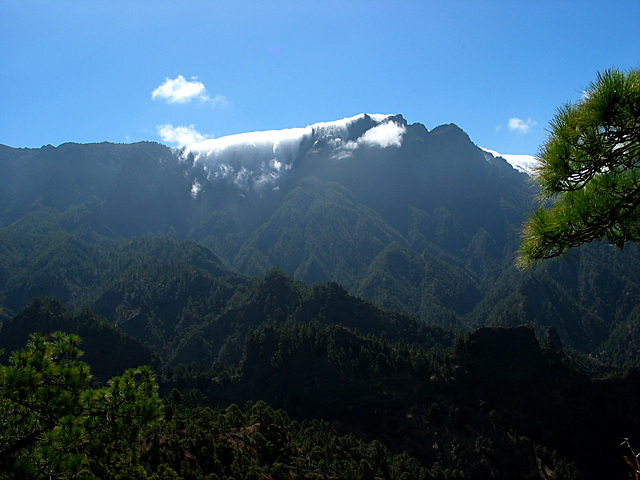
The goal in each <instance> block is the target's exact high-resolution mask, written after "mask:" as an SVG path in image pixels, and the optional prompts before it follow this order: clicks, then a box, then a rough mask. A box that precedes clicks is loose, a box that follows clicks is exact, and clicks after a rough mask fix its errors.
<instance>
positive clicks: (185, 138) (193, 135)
mask: <svg viewBox="0 0 640 480" xmlns="http://www.w3.org/2000/svg"><path fill="white" fill-rule="evenodd" d="M158 135H160V138H162V141H163V142H167V143H176V144H177V145H178V146H179V147H182V146H184V145H190V144H192V143H197V142H202V141H203V140H206V139H207V137H205V136H204V135H202V134H201V133H200V132H198V131H197V130H196V129H195V127H194V126H193V125H188V126H183V125H181V126H177V127H174V126H173V125H171V124H170V123H167V124H165V125H158Z"/></svg>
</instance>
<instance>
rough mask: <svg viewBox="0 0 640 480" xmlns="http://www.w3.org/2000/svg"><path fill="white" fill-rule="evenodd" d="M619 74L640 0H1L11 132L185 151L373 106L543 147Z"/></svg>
mask: <svg viewBox="0 0 640 480" xmlns="http://www.w3.org/2000/svg"><path fill="white" fill-rule="evenodd" d="M611 67H615V68H620V69H623V70H627V69H629V68H637V67H640V0H606V1H605V0H599V1H590V0H581V1H563V0H553V1H544V0H542V1H541V0H537V1H534V0H532V1H519V0H504V1H500V0H494V1H470V0H469V1H455V0H447V1H445V0H440V1H431V0H423V1H403V0H388V1H378V0H362V1H360V0H343V1H331V0H292V1H282V0H280V1H278V0H267V1H243V0H235V1H213V0H212V1H191V0H175V1H158V0H152V1H151V0H148V1H147V0H145V1H136V0H128V1H118V0H110V1H93V0H77V1H65V0H51V1H45V0H42V1H29V0H0V143H2V144H5V145H9V146H13V147H40V146H42V145H45V144H53V145H59V144H61V143H64V142H80V143H87V142H102V141H110V142H134V141H140V140H151V141H159V142H161V143H165V144H167V145H172V146H173V145H176V142H173V141H171V140H174V139H175V140H177V139H179V138H182V139H185V138H187V139H188V138H189V137H193V138H209V137H219V136H222V135H229V134H234V133H241V132H248V131H256V130H271V129H282V128H288V127H304V126H306V125H309V124H312V123H317V122H326V121H332V120H337V119H341V118H344V117H349V116H353V115H356V114H358V113H363V112H366V113H383V114H391V113H394V114H395V113H400V114H402V115H404V117H405V118H406V119H407V121H408V122H409V123H416V122H417V123H422V124H424V125H425V126H426V127H427V128H429V129H432V128H435V127H436V126H438V125H440V124H443V123H456V124H457V125H459V126H460V127H461V128H463V129H464V130H465V131H466V132H467V133H468V134H469V135H470V137H471V139H472V140H473V141H474V142H475V143H476V144H478V145H480V146H483V147H486V148H490V149H493V150H497V151H499V152H501V153H520V154H535V153H536V152H537V149H538V146H539V145H540V144H541V142H543V140H544V138H545V135H546V128H547V126H548V123H549V120H550V119H551V118H552V116H553V114H554V112H555V109H556V108H557V107H558V106H559V105H560V104H561V103H563V102H565V101H568V100H578V99H579V98H580V94H581V92H582V90H583V89H584V88H585V87H586V86H587V85H588V84H589V82H591V81H592V80H593V79H594V78H595V74H596V72H597V71H599V70H604V69H607V68H611ZM154 92H155V95H154ZM179 133H181V134H182V137H180V136H179V135H178V134H179Z"/></svg>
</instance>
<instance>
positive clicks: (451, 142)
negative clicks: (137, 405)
mask: <svg viewBox="0 0 640 480" xmlns="http://www.w3.org/2000/svg"><path fill="white" fill-rule="evenodd" d="M504 157H507V158H504ZM508 159H509V157H508V156H500V155H499V154H497V153H495V152H491V151H487V150H485V149H481V148H479V147H478V146H476V145H475V144H474V143H473V142H472V141H471V139H470V138H469V137H468V135H467V134H466V133H465V132H464V131H462V130H461V129H460V128H459V127H457V126H456V125H453V124H449V125H441V126H438V127H436V128H434V129H432V130H428V129H427V128H426V127H425V126H424V125H421V124H419V123H414V124H408V123H407V122H406V120H405V119H404V118H403V117H402V116H401V115H367V114H362V115H357V116H354V117H349V118H345V119H342V120H339V121H335V122H328V123H319V124H314V125H310V126H308V127H305V128H292V129H287V130H279V131H266V132H255V133H244V134H238V135H233V136H229V137H222V138H218V139H210V140H205V141H203V142H199V143H195V144H191V145H187V146H184V147H182V148H178V149H170V148H168V147H165V146H163V145H159V144H153V143H137V144H129V145H127V144H123V145H114V144H108V143H103V144H88V145H79V144H63V145H60V146H59V147H51V146H47V147H43V148H41V149H14V148H9V147H2V148H0V179H1V180H0V182H2V184H1V185H0V186H1V187H2V188H1V190H0V207H1V210H0V211H1V213H0V222H2V225H3V227H4V228H3V232H4V233H3V235H4V238H5V242H4V244H3V245H4V248H5V249H8V250H5V251H7V252H8V253H7V255H6V256H5V260H4V261H3V266H2V272H3V275H2V277H0V278H1V279H2V281H1V282H0V292H1V293H2V297H1V298H0V301H1V302H2V303H3V304H4V305H5V306H6V307H7V308H8V311H15V310H16V309H18V308H19V307H20V306H21V305H23V304H24V303H25V302H26V301H28V299H29V298H30V296H31V295H36V294H46V293H52V291H51V288H53V287H52V286H51V285H54V284H55V283H56V282H48V283H47V281H45V278H46V276H45V277H43V281H42V283H39V284H38V285H37V286H36V285H34V281H33V279H32V280H29V281H28V285H30V286H27V284H23V283H21V282H27V278H28V277H29V275H32V274H31V273H28V268H27V267H26V266H25V264H24V262H23V261H22V260H20V258H24V256H26V257H27V258H28V257H29V256H30V255H32V253H29V252H24V253H21V254H20V255H17V253H16V252H15V248H16V246H15V244H13V245H10V244H11V242H12V241H13V242H15V241H16V239H17V238H20V235H22V234H24V233H25V231H29V232H34V231H38V230H41V229H43V228H62V229H63V230H65V231H67V232H68V233H69V234H71V235H73V236H74V238H76V239H78V240H77V241H81V242H85V243H82V245H85V247H86V248H94V247H91V245H92V243H91V242H93V241H94V240H95V239H96V238H111V239H117V238H120V237H125V238H130V237H132V236H138V235H149V234H152V235H169V236H172V237H175V238H179V239H189V240H192V241H196V242H198V243H200V244H202V245H203V246H206V247H207V248H209V249H211V250H212V252H214V253H215V255H216V256H217V257H219V258H220V261H221V262H222V263H223V264H224V265H226V266H227V267H228V268H231V269H234V270H235V271H237V272H239V273H241V274H248V275H262V274H264V272H265V271H267V270H268V269H269V268H271V267H278V268H281V269H282V270H283V271H284V272H285V273H286V274H289V275H293V276H295V277H296V278H298V279H300V280H302V281H304V282H306V283H308V284H313V283H316V282H319V283H326V282H329V281H331V282H337V283H339V284H341V285H342V286H343V287H344V288H346V289H347V290H348V291H350V292H352V293H355V294H357V295H360V296H362V297H364V298H367V299H369V300H371V301H373V302H375V303H377V304H378V305H380V306H383V307H387V308H393V309H398V310H400V311H403V312H407V313H411V314H414V315H417V316H419V317H421V318H423V319H425V320H427V321H428V322H430V323H437V324H443V325H456V326H459V327H467V326H472V325H480V324H492V323H497V324H501V325H509V324H520V323H530V324H532V325H534V326H536V329H537V333H538V334H539V335H541V336H544V334H545V332H546V329H548V328H549V327H551V326H556V328H557V330H558V331H559V332H560V336H561V338H562V340H563V341H564V342H566V343H567V344H568V345H571V346H573V347H575V348H578V349H580V350H583V351H586V352H588V351H592V349H593V348H595V347H597V346H598V345H600V344H601V343H602V342H603V341H604V339H606V338H607V337H608V332H609V331H613V330H612V329H615V326H616V325H618V324H620V325H622V324H624V323H625V322H627V321H631V320H630V317H629V315H631V314H632V311H633V305H631V304H629V303H628V302H627V301H626V300H625V298H629V297H628V295H629V293H625V295H622V293H621V292H622V291H623V290H625V289H626V291H628V292H636V291H637V289H638V285H639V284H640V282H639V279H638V273H637V272H636V271H633V270H631V271H627V270H628V267H627V264H630V263H629V262H630V258H632V254H631V253H629V252H627V251H625V252H617V253H616V252H612V253H611V254H610V253H607V258H608V260H607V261H605V260H604V258H602V257H603V256H602V255H601V254H600V253H598V252H600V251H601V250H602V249H604V248H605V247H603V246H598V245H595V246H592V247H589V248H586V249H582V250H580V251H579V252H578V253H577V256H576V257H575V258H574V259H573V260H570V261H569V262H568V263H567V262H552V263H550V264H546V265H544V266H541V267H539V268H538V269H534V271H532V272H528V273H525V274H522V273H518V272H515V270H514V269H513V267H512V262H513V252H514V251H515V249H516V247H517V244H518V236H519V233H518V231H519V228H520V225H521V224H522V222H523V220H524V218H525V215H526V214H527V213H528V212H529V211H530V210H531V208H532V205H533V202H534V193H535V192H534V190H533V186H532V185H531V183H530V182H529V181H528V179H529V177H528V175H526V174H525V173H523V172H522V171H520V170H523V169H524V170H526V168H523V167H522V164H517V165H515V167H516V168H513V166H512V165H511V164H510V163H508V161H507V160H508ZM44 219H46V221H45V220H44ZM25 229H26V230H25ZM39 238H42V237H39ZM86 242H89V243H86ZM52 248H53V247H52ZM627 250H633V247H631V248H629V249H627ZM582 252H584V253H582ZM585 255H586V256H585ZM584 262H588V263H587V264H585V263H584ZM585 265H588V267H586V266H585ZM25 269H26V270H25ZM612 269H621V270H620V272H619V273H617V274H616V278H618V280H616V282H617V283H618V284H619V285H618V288H614V287H613V286H612V285H614V284H613V283H609V284H607V282H600V281H596V282H593V281H592V278H593V275H600V276H606V275H611V273H605V272H611V271H612ZM594 272H599V273H594ZM621 272H624V274H623V273H621ZM50 274H54V273H53V272H50ZM65 275H68V273H65ZM58 278H59V275H58ZM603 278H605V277H603ZM20 279H23V280H20ZM620 279H624V280H620ZM620 282H622V284H620ZM36 283H37V282H36ZM72 283H73V284H74V285H76V287H77V288H79V289H80V290H74V293H73V295H72V297H69V295H71V293H67V294H63V295H62V297H63V298H61V299H62V300H63V301H69V300H71V298H75V299H76V300H75V301H77V302H78V305H90V302H88V300H87V299H86V298H84V297H83V295H84V294H83V293H82V291H85V290H90V287H88V286H86V285H82V282H79V281H78V280H74V281H73V282H72ZM65 288H66V287H65ZM61 291H68V288H67V290H64V289H63V290H61ZM19 292H20V293H19ZM497 292H501V293H499V294H498V293H497ZM93 295H94V298H95V296H96V295H98V296H99V295H100V293H99V292H98V291H94V294H93ZM558 295H560V296H562V297H563V302H562V304H563V305H564V307H563V308H564V311H563V312H562V314H560V313H558V312H557V307H551V305H556V303H557V300H558ZM603 296H604V297H606V298H603ZM529 304H531V306H528V305H529ZM545 305H549V307H548V308H547V307H545ZM506 312H511V313H510V314H508V315H507V314H506ZM612 315H613V317H612Z"/></svg>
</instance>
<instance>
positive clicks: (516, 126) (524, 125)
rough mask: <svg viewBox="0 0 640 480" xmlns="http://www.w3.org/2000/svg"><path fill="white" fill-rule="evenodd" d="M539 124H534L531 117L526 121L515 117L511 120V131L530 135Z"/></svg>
mask: <svg viewBox="0 0 640 480" xmlns="http://www.w3.org/2000/svg"><path fill="white" fill-rule="evenodd" d="M537 124H538V123H537V122H534V121H533V120H532V119H531V117H529V118H527V120H526V121H525V120H522V119H521V118H517V117H513V118H510V119H509V130H511V131H512V132H514V131H515V132H518V133H529V132H530V131H531V129H532V128H533V127H535V126H536V125H537Z"/></svg>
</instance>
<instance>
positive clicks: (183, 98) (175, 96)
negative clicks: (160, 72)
mask: <svg viewBox="0 0 640 480" xmlns="http://www.w3.org/2000/svg"><path fill="white" fill-rule="evenodd" d="M151 98H152V99H153V100H166V101H167V102H169V103H188V102H190V101H191V100H200V101H202V102H207V103H212V104H213V105H217V104H220V103H224V102H225V101H226V99H225V97H224V96H222V95H216V96H214V97H213V98H211V97H210V96H209V94H208V93H207V89H206V88H205V86H204V84H203V83H202V82H199V81H198V80H197V78H196V77H191V80H187V79H185V78H184V77H183V76H182V75H178V76H177V77H176V78H166V79H165V81H164V83H162V84H161V85H160V86H159V87H158V88H156V89H155V90H154V91H153V92H152V93H151Z"/></svg>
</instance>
